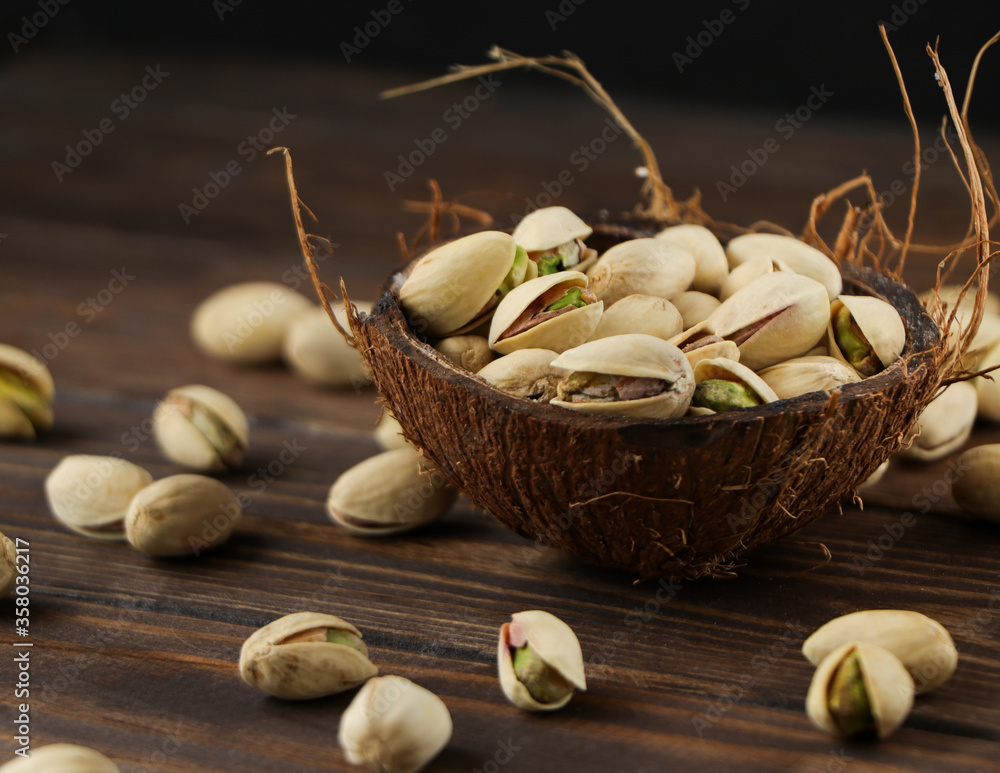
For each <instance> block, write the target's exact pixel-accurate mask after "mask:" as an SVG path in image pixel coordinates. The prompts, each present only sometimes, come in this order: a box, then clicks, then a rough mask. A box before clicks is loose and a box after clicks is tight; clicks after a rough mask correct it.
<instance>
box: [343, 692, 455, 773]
mask: <svg viewBox="0 0 1000 773" xmlns="http://www.w3.org/2000/svg"><path fill="white" fill-rule="evenodd" d="M451 732H452V721H451V714H450V713H449V712H448V707H447V706H445V704H444V701H442V700H441V699H440V698H439V697H438V696H437V695H435V694H434V693H433V692H431V691H430V690H428V689H426V688H425V687H421V686H420V685H418V684H415V683H414V682H411V681H410V680H409V679H405V678H404V677H401V676H376V677H373V678H371V679H369V680H368V681H367V682H366V683H365V685H364V686H363V687H362V688H361V689H360V690H359V691H358V694H357V695H355V696H354V700H352V701H351V705H350V706H348V707H347V709H346V710H345V711H344V713H343V715H342V716H341V718H340V729H339V732H338V740H339V742H340V746H341V748H342V749H343V750H344V754H345V756H346V757H347V760H348V762H350V763H351V764H352V765H363V766H364V767H366V768H368V769H369V770H373V771H376V772H377V773H416V771H418V770H421V769H422V768H423V767H424V766H426V765H427V764H428V763H429V762H430V761H431V760H433V759H434V758H435V757H436V756H437V755H438V754H439V753H440V752H441V750H442V749H444V747H445V746H447V745H448V741H449V740H450V739H451Z"/></svg>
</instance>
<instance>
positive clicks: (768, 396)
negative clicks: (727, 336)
mask: <svg viewBox="0 0 1000 773" xmlns="http://www.w3.org/2000/svg"><path fill="white" fill-rule="evenodd" d="M694 383H695V388H694V394H693V395H692V396H691V410H692V412H693V413H694V415H697V416H704V415H706V414H711V413H721V412H722V411H729V410H732V409H734V408H755V407H757V406H759V405H765V404H767V403H773V402H775V401H776V400H777V399H778V396H777V395H776V394H775V393H774V390H772V389H771V387H769V386H768V385H767V384H766V383H765V382H764V380H763V379H762V378H761V377H760V376H758V375H757V374H756V373H754V372H753V371H752V370H750V368H748V367H747V366H746V365H741V364H740V363H738V362H736V361H735V360H731V359H728V358H726V357H718V358H716V359H704V360H700V361H699V362H698V364H697V365H695V366H694ZM696 408H698V409H701V410H698V411H695V410H694V409H696Z"/></svg>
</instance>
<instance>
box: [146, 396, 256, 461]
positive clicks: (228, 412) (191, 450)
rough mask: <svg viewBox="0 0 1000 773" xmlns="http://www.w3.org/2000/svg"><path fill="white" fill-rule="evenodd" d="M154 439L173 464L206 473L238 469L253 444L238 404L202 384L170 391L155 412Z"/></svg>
mask: <svg viewBox="0 0 1000 773" xmlns="http://www.w3.org/2000/svg"><path fill="white" fill-rule="evenodd" d="M153 436H154V437H155V438H156V443H157V445H158V446H159V447H160V450H161V451H162V452H163V454H164V456H166V457H167V458H168V459H170V460H171V461H172V462H176V463H177V464H181V465H184V466H185V467H190V468H192V469H195V470H204V471H206V472H222V471H223V470H226V469H230V468H233V467H237V466H238V465H239V464H240V462H242V461H243V453H244V451H245V450H246V448H247V444H248V443H249V440H250V426H249V424H248V423H247V417H246V414H244V413H243V411H242V409H241V408H240V406H239V405H237V404H236V401H235V400H233V399H232V398H231V397H229V396H228V395H225V394H223V393H222V392H220V391H219V390H217V389H212V387H208V386H203V385H201V384H190V385H188V386H183V387H178V388H177V389H171V390H170V391H169V392H167V395H166V397H164V398H163V399H162V400H161V401H160V402H159V404H158V405H157V406H156V410H155V411H154V412H153Z"/></svg>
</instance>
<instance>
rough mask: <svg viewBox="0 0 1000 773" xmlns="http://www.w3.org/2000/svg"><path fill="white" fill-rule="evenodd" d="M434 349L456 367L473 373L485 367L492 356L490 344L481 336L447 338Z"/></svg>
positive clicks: (435, 345)
mask: <svg viewBox="0 0 1000 773" xmlns="http://www.w3.org/2000/svg"><path fill="white" fill-rule="evenodd" d="M434 348H435V349H437V350H438V351H439V352H441V354H443V355H444V356H445V357H447V358H448V359H449V360H451V361H452V362H453V363H454V364H455V365H457V366H458V367H460V368H464V369H465V370H471V371H472V372H473V373H476V372H477V371H480V370H482V369H483V368H484V367H486V365H487V364H488V363H489V362H490V361H492V359H493V356H494V355H493V350H492V349H490V342H489V341H487V340H486V339H485V338H483V337H482V336H474V335H460V336H449V337H448V338H442V339H441V340H440V341H438V342H437V343H436V344H434Z"/></svg>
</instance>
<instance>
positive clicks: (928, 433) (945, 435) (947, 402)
mask: <svg viewBox="0 0 1000 773" xmlns="http://www.w3.org/2000/svg"><path fill="white" fill-rule="evenodd" d="M976 409H977V408H976V388H975V387H974V386H972V384H970V383H969V382H967V381H959V382H957V383H954V384H951V385H950V386H948V387H947V388H946V389H945V390H944V391H943V392H941V394H939V395H938V396H937V397H935V398H934V400H932V401H931V403H930V404H929V405H928V406H927V407H926V408H924V410H923V412H922V413H921V414H920V416H919V417H918V418H917V421H916V423H915V424H914V425H913V427H911V428H910V431H909V432H908V433H907V435H906V440H905V441H904V443H903V447H902V448H901V449H900V450H899V452H898V453H899V454H900V455H902V456H906V457H909V458H911V459H919V460H921V461H925V462H926V461H932V460H934V459H940V458H942V457H944V456H947V455H948V454H950V453H951V452H952V451H955V450H957V449H958V448H960V447H961V446H962V445H964V444H965V441H966V440H968V439H969V434H970V433H971V432H972V425H973V424H974V423H975V421H976ZM907 443H910V445H909V447H907V445H906V444H907Z"/></svg>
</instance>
